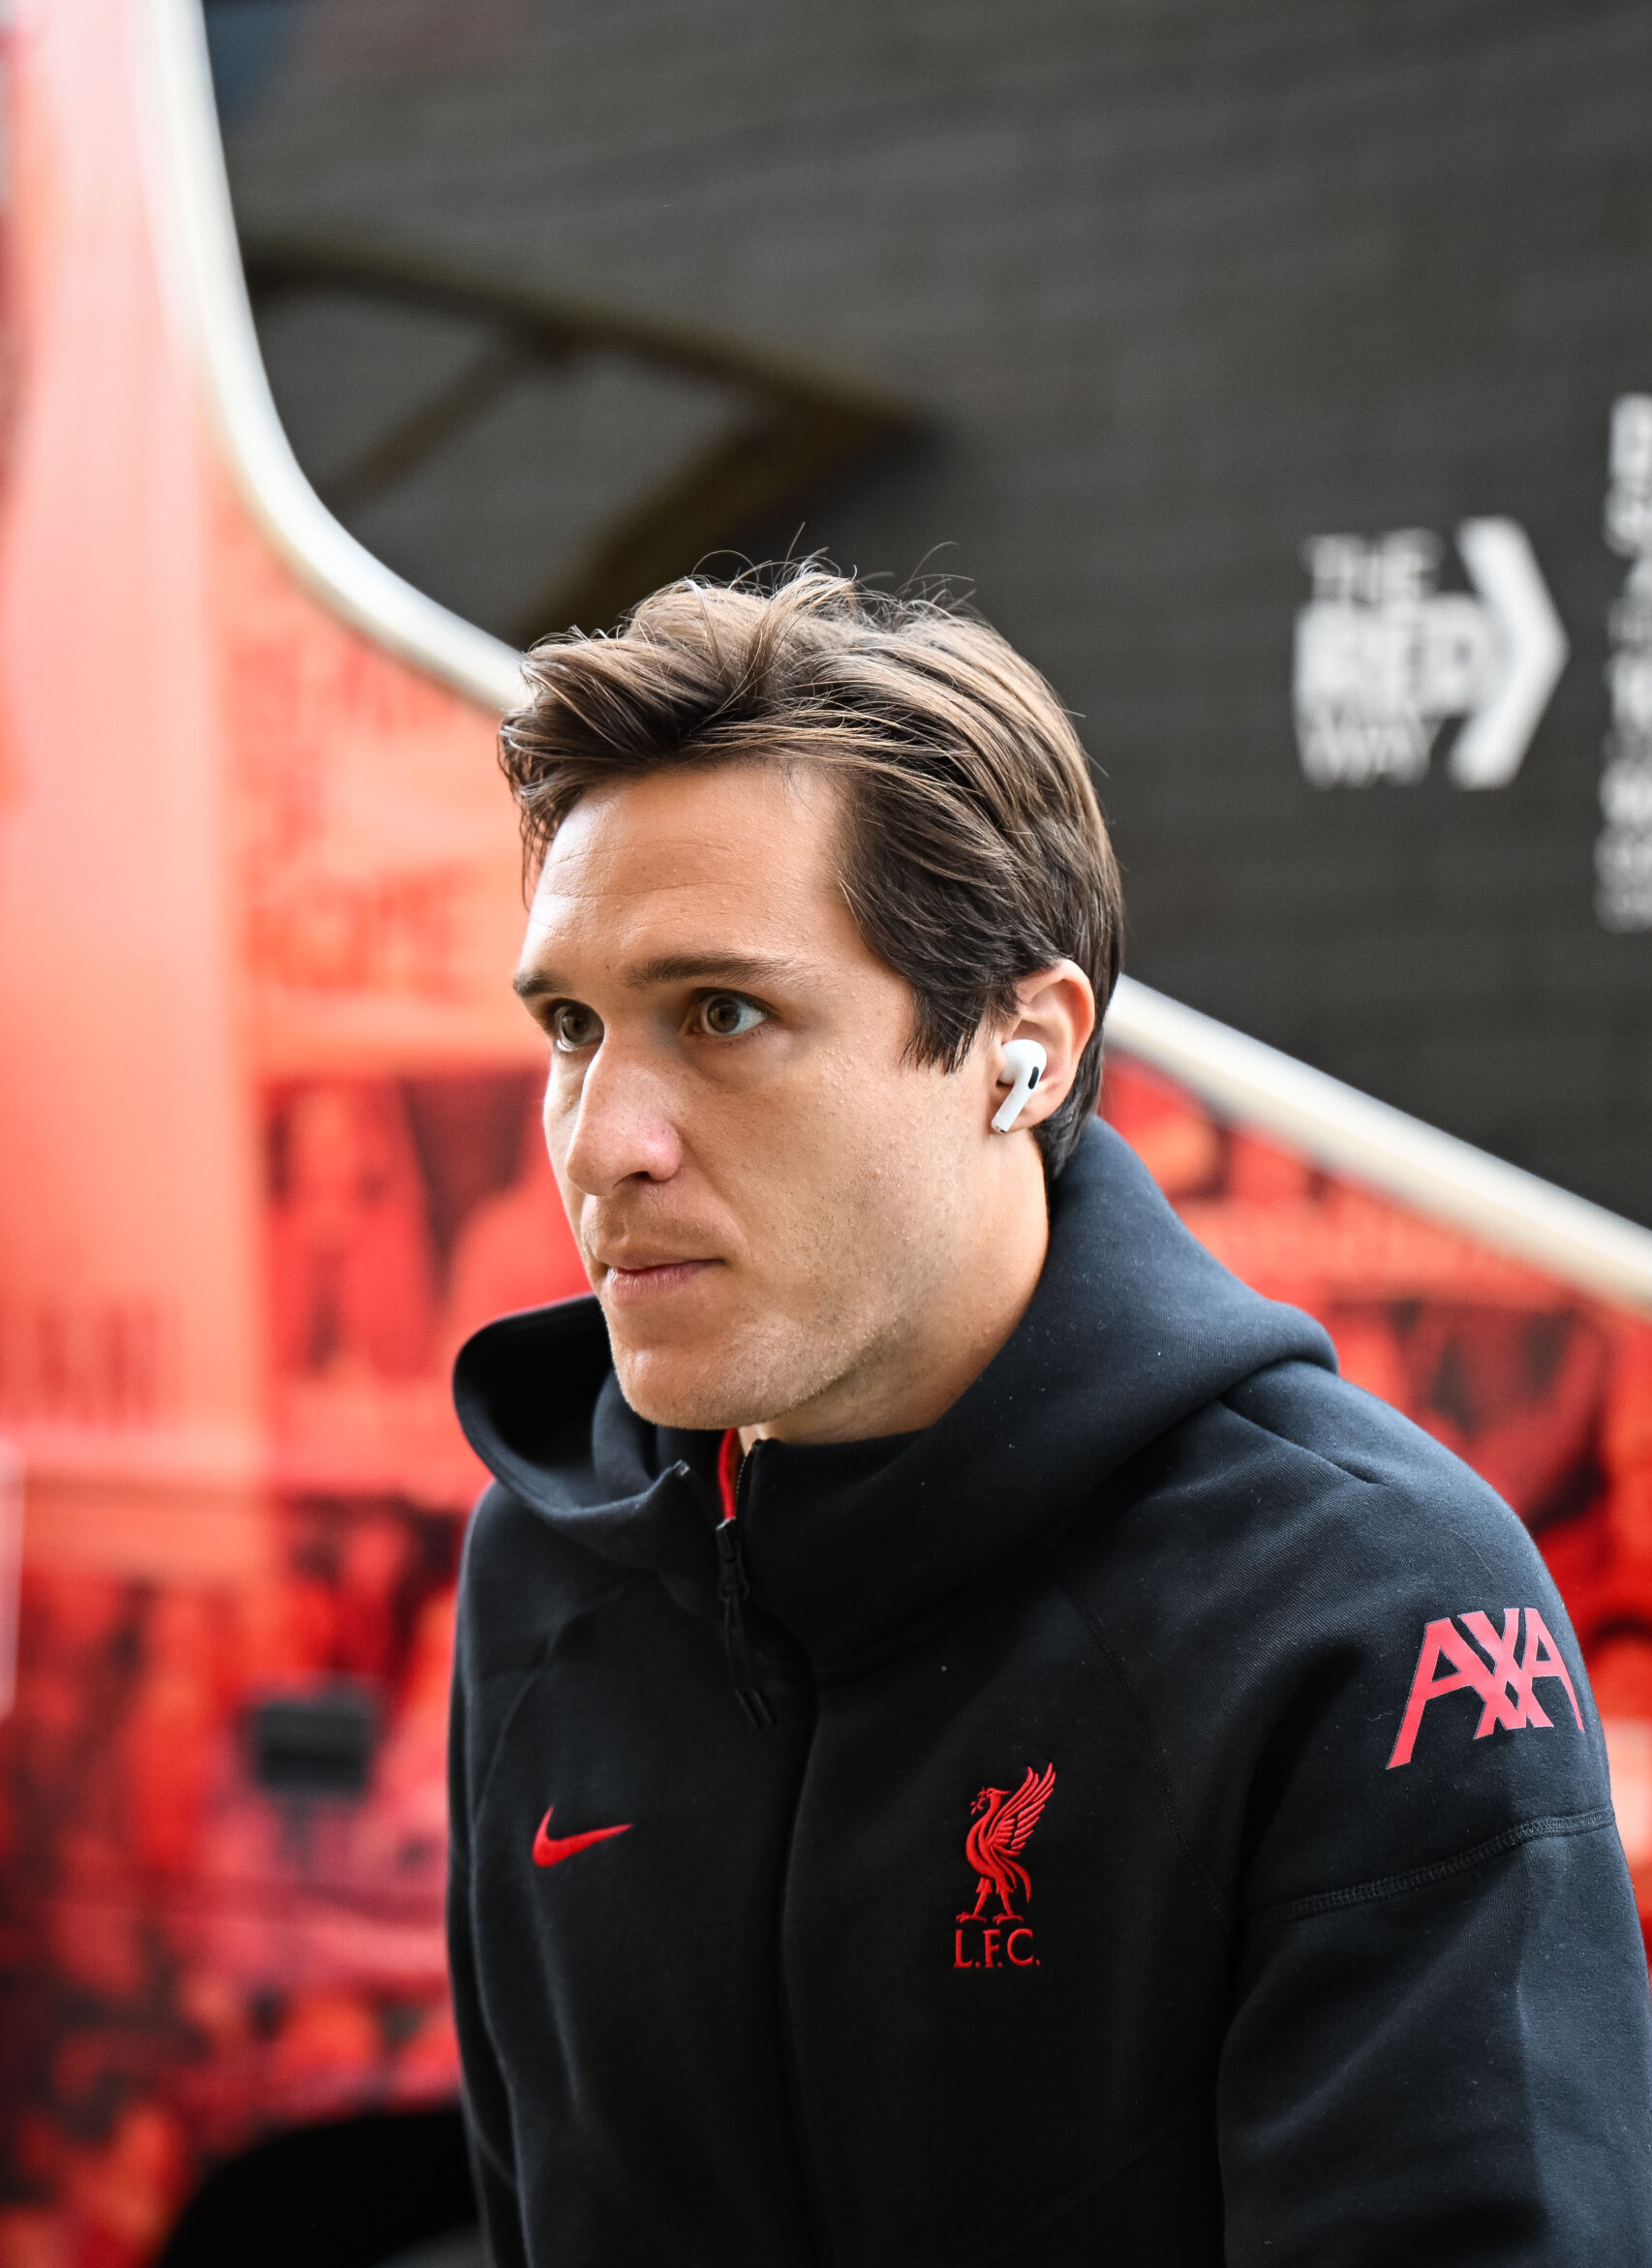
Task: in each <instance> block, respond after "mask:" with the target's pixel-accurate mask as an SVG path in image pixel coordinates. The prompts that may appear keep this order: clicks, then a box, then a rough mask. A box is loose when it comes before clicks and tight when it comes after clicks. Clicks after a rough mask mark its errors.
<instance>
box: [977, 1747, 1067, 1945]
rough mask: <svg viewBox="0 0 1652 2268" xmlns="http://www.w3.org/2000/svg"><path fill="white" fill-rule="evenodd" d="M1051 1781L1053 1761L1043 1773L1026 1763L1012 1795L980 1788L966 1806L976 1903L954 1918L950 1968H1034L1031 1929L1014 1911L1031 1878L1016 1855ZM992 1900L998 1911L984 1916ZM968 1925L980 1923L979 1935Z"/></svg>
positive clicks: (1027, 1894) (1034, 1822)
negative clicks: (1024, 1775) (995, 1901)
mask: <svg viewBox="0 0 1652 2268" xmlns="http://www.w3.org/2000/svg"><path fill="white" fill-rule="evenodd" d="M1054 1787H1055V1765H1054V1764H1046V1765H1045V1767H1044V1769H1043V1771H1042V1772H1039V1771H1036V1770H1034V1768H1033V1766H1032V1765H1031V1764H1028V1765H1027V1767H1026V1777H1025V1779H1024V1780H1023V1782H1022V1784H1021V1786H1020V1787H1019V1788H1018V1789H1017V1790H1016V1791H1015V1793H1014V1794H1013V1795H1012V1794H1010V1793H1008V1792H1007V1791H1006V1790H1004V1789H1002V1788H983V1789H982V1790H981V1791H980V1792H979V1793H978V1794H977V1795H976V1797H975V1800H974V1802H973V1803H972V1804H971V1805H970V1806H969V1817H970V1826H969V1832H968V1833H967V1834H966V1835H965V1836H964V1857H965V1858H966V1859H967V1861H968V1863H969V1865H970V1866H971V1867H972V1868H973V1870H974V1873H975V1903H974V1905H973V1906H972V1907H970V1908H969V1909H968V1911H967V1912H966V1913H964V1914H961V1915H959V1916H958V1920H959V1923H960V1925H961V1926H960V1927H959V1928H958V1929H957V1930H956V1931H955V1933H954V1936H953V1944H952V1965H953V1967H954V1968H955V1969H1002V1968H1006V1967H1007V1968H1011V1969H1036V1968H1037V1967H1038V1956H1037V1954H1036V1953H1035V1952H1034V1951H1033V1949H1032V1932H1031V1930H1030V1929H1028V1928H1027V1926H1026V1924H1025V1921H1024V1920H1023V1919H1022V1917H1021V1916H1020V1915H1019V1914H1018V1913H1017V1912H1016V1909H1015V1901H1016V1899H1017V1898H1022V1899H1026V1898H1030V1897H1031V1895H1032V1880H1031V1877H1030V1876H1029V1875H1028V1873H1027V1871H1026V1869H1025V1866H1023V1865H1022V1863H1021V1854H1022V1853H1023V1852H1024V1851H1025V1849H1026V1846H1027V1843H1028V1841H1029V1840H1030V1838H1031V1835H1032V1830H1033V1828H1034V1827H1035V1826H1036V1825H1037V1824H1038V1815H1039V1813H1040V1812H1041V1811H1042V1810H1043V1809H1044V1806H1045V1805H1046V1804H1047V1803H1048V1802H1049V1800H1050V1791H1051V1789H1052V1788H1054ZM994 1898H996V1900H997V1902H998V1904H997V1912H996V1913H995V1914H992V1915H989V1914H988V1912H987V1907H988V1904H989V1902H990V1901H991V1900H992V1899H994ZM972 1924H979V1925H980V1934H979V1936H976V1935H975V1934H974V1931H973V1928H972V1927H971V1925H972ZM966 1932H968V1935H967V1937H966V1934H965V1933H966Z"/></svg>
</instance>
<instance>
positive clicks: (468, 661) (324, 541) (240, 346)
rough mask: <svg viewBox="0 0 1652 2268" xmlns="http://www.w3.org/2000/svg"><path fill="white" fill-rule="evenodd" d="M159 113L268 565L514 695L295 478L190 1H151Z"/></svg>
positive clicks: (217, 389)
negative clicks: (270, 556)
mask: <svg viewBox="0 0 1652 2268" xmlns="http://www.w3.org/2000/svg"><path fill="white" fill-rule="evenodd" d="M153 6H154V15H155V26H156V60H157V64H158V66H159V76H160V95H161V103H160V109H161V115H162V118H163V119H164V121H165V132H166V139H167V155H168V157H169V159H170V161H171V164H172V166H173V168H174V169H175V175H176V190H177V195H176V196H175V197H174V198H172V199H169V200H168V202H169V205H170V207H171V213H170V215H169V216H168V217H171V218H175V221H176V224H177V230H178V233H179V234H180V235H181V237H182V243H181V244H180V246H179V247H178V249H179V251H180V254H181V256H182V263H183V277H182V281H183V284H184V287H185V293H186V295H187V305H186V307H185V308H184V310H183V313H184V316H185V320H186V321H187V322H188V323H189V325H190V327H191V330H192V331H193V334H194V337H195V340H196V343H197V346H198V349H199V353H200V356H201V360H202V364H203V371H204V376H205V379H206V388H207V395H208V399H209V403H210V406H211V410H212V414H213V416H214V418H215V420H216V423H217V425H218V430H219V433H220V435H221V437H222V440H223V444H224V453H225V456H226V459H227V460H228V463H229V468H230V470H231V472H232V473H233V475H234V476H235V479H236V480H237V482H238V483H239V485H240V490H241V494H242V496H243V497H244V498H245V500H246V503H247V505H248V506H249V508H250V509H251V510H252V512H253V514H254V516H255V517H256V518H257V520H258V522H259V524H260V527H261V528H262V529H263V531H264V533H265V535H266V536H268V537H269V539H270V541H271V542H272V543H273V544H274V545H275V547H276V549H277V551H278V552H280V554H281V556H282V557H283V558H284V559H285V560H286V561H287V562H288V564H289V565H290V566H291V567H292V568H293V570H294V572H295V573H297V574H298V575H300V576H302V578H303V580H304V581H305V582H306V583H308V584H309V586H310V588H311V589H312V590H313V591H314V592H315V593H316V594H317V596H318V597H319V598H321V599H322V600H323V601H324V602H325V603H326V604H327V605H328V606H330V607H332V608H333V609H334V610H335V611H336V612H337V613H339V614H341V615H343V616H344V617H345V619H346V620H347V621H348V622H351V623H353V624H354V626H355V628H357V629H360V630H365V631H366V632H367V634H368V635H369V636H370V637H373V638H377V639H379V640H380V641H381V642H382V644H384V645H386V646H388V647H390V648H391V649H392V650H393V651H394V652H396V653H397V654H400V655H401V656H402V657H403V658H404V659H406V660H408V661H411V662H413V665H414V666H415V667H416V668H418V669H421V670H424V671H425V672H427V673H428V674H429V675H431V676H434V677H438V678H442V679H444V680H445V682H446V683H447V684H448V685H450V686H452V687H454V688H455V689H456V690H458V691H459V692H462V693H465V694H467V695H468V696H469V697H470V698H471V699H472V700H474V701H477V702H479V703H480V704H481V705H482V707H483V708H487V709H493V710H496V711H498V710H505V709H507V708H509V707H510V705H511V703H512V702H513V701H515V700H517V699H518V698H519V697H520V694H521V690H522V680H521V663H520V658H519V656H518V655H517V654H516V653H515V652H514V651H513V650H512V649H511V648H510V647H509V646H507V645H505V644H504V642H503V641H502V640H501V639H499V638H494V637H490V636H489V635H488V633H487V631H486V630H482V629H478V628H476V626H475V624H474V623H471V622H466V621H465V619H464V617H463V616H462V615H457V614H453V613H450V612H449V610H448V609H447V608H446V607H445V606H440V605H438V603H437V602H436V600H435V599H434V598H426V596H425V595H424V593H423V592H422V591H416V590H414V588H413V585H412V584H411V583H408V582H404V581H403V580H402V578H401V576H400V575H398V574H396V573H395V572H394V570H393V569H392V568H390V567H386V566H385V565H384V563H383V561H382V560H380V559H375V557H374V556H373V554H372V552H370V551H369V550H368V549H367V548H366V546H365V545H364V544H361V543H358V542H357V541H356V539H355V537H354V536H352V535H351V533H350V531H349V530H348V529H347V528H344V527H341V526H340V524H339V522H338V521H337V520H335V519H334V517H333V515H332V513H331V512H329V511H328V509H327V507H326V506H325V505H324V504H322V502H321V498H320V497H319V496H318V495H317V494H316V492H315V490H314V489H313V488H312V487H311V485H310V483H309V481H308V480H307V479H306V478H305V476H304V474H303V471H302V469H301V467H300V466H299V463H298V460H297V458H296V457H295V456H294V455H293V453H292V448H291V443H290V442H289V441H288V438H287V435H286V432H285V430H284V429H283V426H282V423H281V419H280V416H279V415H278V414H277V412H276V407H275V403H274V401H273V399H272V398H271V395H270V390H269V381H268V379H267V378H266V376H265V375H264V366H263V357H262V355H261V354H260V352H259V342H258V333H257V331H256V330H255V329H254V327H253V311H252V307H251V305H250V303H249V301H248V298H247V285H246V278H245V277H244V275H243V274H242V272H241V255H240V250H239V247H238V245H237V243H236V240H235V220H234V213H233V210H232V208H231V206H230V202H229V179H228V177H227V175H226V173H225V169H224V143H223V138H222V137H221V136H220V134H219V131H218V111H217V105H216V102H215V99H214V95H213V89H212V68H211V64H210V62H209V60H208V56H207V49H206V30H205V23H204V19H203V17H202V15H201V10H200V5H199V0H153Z"/></svg>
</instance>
